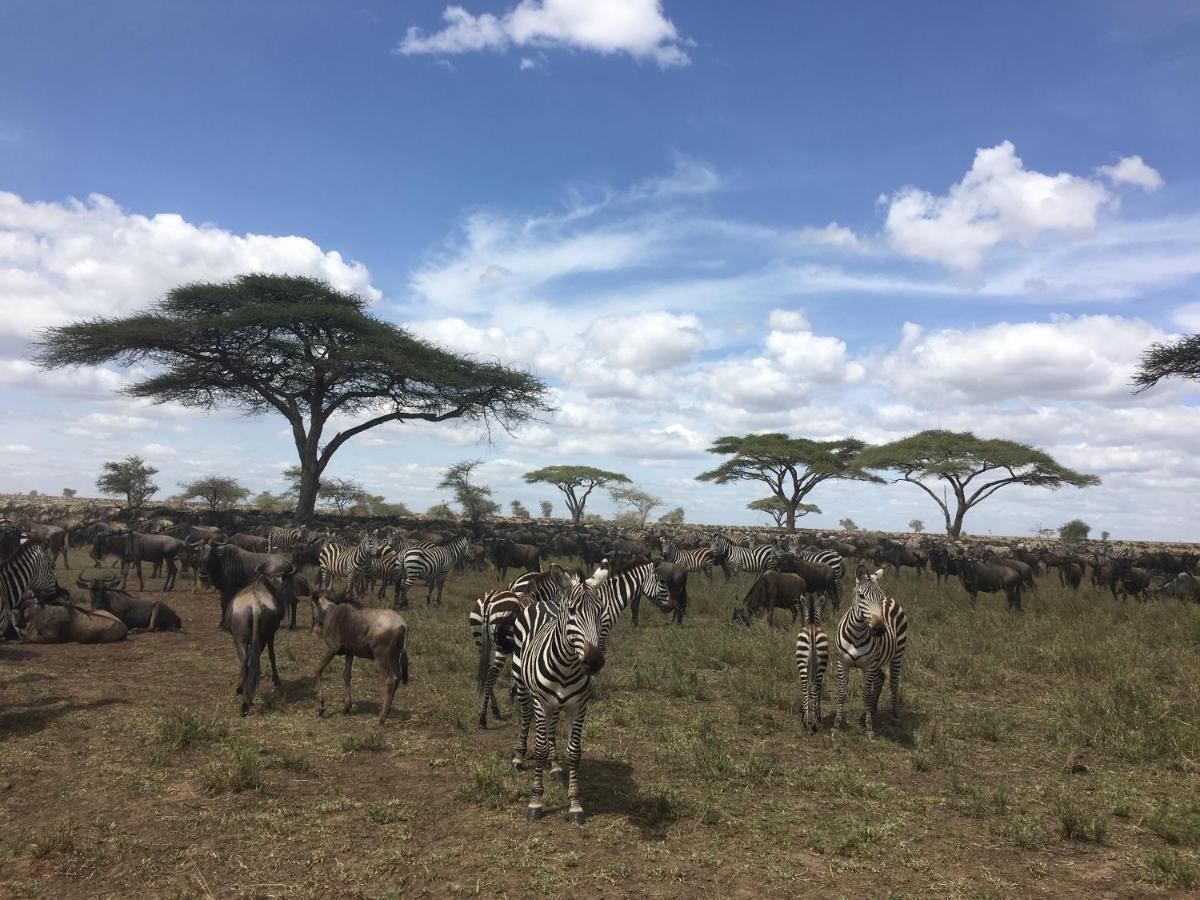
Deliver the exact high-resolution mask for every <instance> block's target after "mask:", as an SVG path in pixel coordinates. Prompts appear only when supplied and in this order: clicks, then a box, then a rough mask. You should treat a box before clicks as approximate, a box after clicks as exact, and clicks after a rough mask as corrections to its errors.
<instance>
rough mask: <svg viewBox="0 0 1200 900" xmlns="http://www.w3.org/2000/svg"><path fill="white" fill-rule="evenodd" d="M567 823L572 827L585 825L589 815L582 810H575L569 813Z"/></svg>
mask: <svg viewBox="0 0 1200 900" xmlns="http://www.w3.org/2000/svg"><path fill="white" fill-rule="evenodd" d="M567 821H568V822H570V823H571V824H572V825H583V824H584V823H586V822H587V813H585V812H584V811H583V810H582V809H573V810H571V812H569V813H567Z"/></svg>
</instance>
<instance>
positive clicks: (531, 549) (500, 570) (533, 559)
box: [492, 538, 542, 581]
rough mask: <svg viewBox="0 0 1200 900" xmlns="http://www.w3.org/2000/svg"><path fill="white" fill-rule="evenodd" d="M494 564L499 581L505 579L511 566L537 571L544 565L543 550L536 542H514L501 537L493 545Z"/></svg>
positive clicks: (526, 570) (525, 570) (527, 570)
mask: <svg viewBox="0 0 1200 900" xmlns="http://www.w3.org/2000/svg"><path fill="white" fill-rule="evenodd" d="M492 564H493V565H495V567H496V580H497V581H501V580H503V579H504V577H505V576H506V575H507V574H508V570H509V567H510V566H511V567H512V568H519V569H521V570H522V571H524V572H537V571H538V570H539V569H541V567H542V551H541V549H540V548H539V547H538V546H536V545H535V544H514V543H513V542H512V541H510V540H508V539H507V538H499V539H498V540H497V541H496V543H495V544H493V545H492Z"/></svg>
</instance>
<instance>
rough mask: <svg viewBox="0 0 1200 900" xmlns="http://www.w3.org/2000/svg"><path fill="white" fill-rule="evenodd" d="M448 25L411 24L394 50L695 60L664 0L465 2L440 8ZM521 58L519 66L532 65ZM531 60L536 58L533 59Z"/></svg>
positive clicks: (663, 62)
mask: <svg viewBox="0 0 1200 900" xmlns="http://www.w3.org/2000/svg"><path fill="white" fill-rule="evenodd" d="M442 19H443V20H444V21H445V23H446V24H445V27H443V28H442V30H441V31H436V32H433V33H432V34H428V33H426V32H424V31H423V30H422V29H420V28H418V27H417V26H415V25H414V26H411V27H410V28H409V29H408V31H407V33H406V34H405V35H404V40H402V41H401V42H400V44H399V45H398V46H397V47H396V52H397V53H400V54H402V55H404V56H412V55H414V54H436V55H451V54H459V53H475V52H479V51H482V50H492V51H497V52H504V51H506V50H508V49H509V48H510V47H543V48H567V49H572V50H585V51H589V52H592V53H600V54H602V55H610V54H618V53H627V54H629V55H630V56H632V57H633V58H634V59H650V60H653V61H654V62H656V63H657V64H658V65H659V66H660V67H662V68H664V69H665V68H671V67H675V66H686V65H687V64H688V63H689V62H690V61H691V60H690V59H689V57H688V54H687V52H686V50H684V47H685V46H688V45H689V44H691V42H690V41H688V40H686V39H684V38H681V37H680V35H679V33H678V31H676V29H675V25H674V24H673V23H672V22H671V20H670V19H668V18H667V17H666V16H665V15H664V14H663V8H662V3H661V2H660V0H605V2H603V3H597V2H595V0H521V2H520V3H518V4H517V5H516V6H515V7H513V8H512V9H510V10H509V11H508V12H506V13H504V14H503V15H501V16H496V15H493V14H492V13H480V14H479V15H473V14H472V13H470V12H468V11H467V10H466V9H464V8H463V7H461V6H457V5H455V6H447V7H446V8H445V10H444V11H443V12H442ZM525 62H526V60H524V59H523V60H522V61H521V68H522V69H524V68H532V66H529V67H527V66H526V65H525ZM529 62H531V63H532V60H529Z"/></svg>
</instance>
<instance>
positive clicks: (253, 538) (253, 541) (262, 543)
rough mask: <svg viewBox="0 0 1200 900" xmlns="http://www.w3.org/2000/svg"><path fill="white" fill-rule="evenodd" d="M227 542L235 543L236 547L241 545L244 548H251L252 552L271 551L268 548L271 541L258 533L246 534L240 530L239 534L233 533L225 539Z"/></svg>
mask: <svg viewBox="0 0 1200 900" xmlns="http://www.w3.org/2000/svg"><path fill="white" fill-rule="evenodd" d="M225 543H227V544H233V545H234V546H235V547H241V548H242V549H243V550H249V551H250V552H251V553H269V552H270V551H269V550H268V549H267V548H268V544H269V542H268V541H267V539H266V538H265V537H262V536H261V535H257V534H246V533H245V532H243V531H239V532H238V533H237V534H231V535H230V536H229V537H228V538H227V539H226V541H225Z"/></svg>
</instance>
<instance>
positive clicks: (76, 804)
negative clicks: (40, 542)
mask: <svg viewBox="0 0 1200 900" xmlns="http://www.w3.org/2000/svg"><path fill="white" fill-rule="evenodd" d="M61 577H62V580H63V581H64V582H65V583H70V582H71V581H73V580H74V573H71V574H69V575H62V576H61ZM748 583H749V579H748V578H746V577H744V576H740V577H739V578H738V579H737V580H735V581H734V582H733V583H731V584H728V585H727V584H726V583H725V582H724V580H723V579H722V577H721V576H720V574H719V573H718V574H717V577H716V578H715V579H714V581H713V582H712V583H711V584H710V583H709V582H708V581H707V580H706V579H704V578H703V577H702V576H700V577H693V578H692V579H689V593H690V595H691V598H692V603H691V606H690V609H689V616H688V619H687V623H686V625H685V626H684V627H682V628H678V627H675V626H672V625H670V623H669V622H668V620H667V619H666V618H665V617H662V616H659V614H658V613H657V612H656V611H654V610H653V608H652V607H647V606H646V605H645V604H643V608H642V622H641V626H640V627H639V628H638V629H637V630H636V631H635V630H634V629H633V627H632V625H631V622H630V621H629V617H628V614H626V616H625V617H624V618H623V619H622V620H621V621H620V622H619V623H618V625H617V627H616V628H615V630H614V631H613V634H612V636H611V639H610V644H609V653H608V659H607V664H606V667H605V669H604V672H603V674H602V676H601V688H600V691H599V696H598V697H597V698H596V699H595V700H594V702H593V703H592V704H590V705H589V710H588V722H587V727H586V729H585V731H584V736H583V761H582V765H581V770H580V778H581V796H582V799H583V803H584V806H585V809H586V810H587V813H588V824H587V825H586V826H584V827H583V828H582V829H581V828H575V827H573V826H569V825H568V824H567V823H566V821H565V812H566V796H565V790H564V789H563V787H562V786H561V785H560V784H558V783H557V782H555V781H552V780H549V779H547V782H546V804H547V816H546V818H545V820H544V821H543V822H541V823H538V824H536V825H526V823H525V804H526V801H527V799H528V791H529V786H530V775H529V773H528V772H526V773H521V774H514V773H513V772H512V771H511V770H510V768H509V763H508V760H509V757H510V756H511V752H512V747H513V743H514V739H515V731H514V719H513V716H512V709H511V706H510V704H509V702H508V698H507V672H505V673H504V674H503V675H502V678H501V682H500V684H499V685H498V689H497V694H498V696H499V697H500V703H501V707H502V712H503V717H502V718H501V719H499V720H493V721H492V723H491V725H490V726H489V728H488V730H487V731H483V732H481V731H480V730H479V729H478V728H477V727H476V725H475V722H476V718H477V716H478V698H477V696H476V694H475V692H474V690H473V683H472V679H473V676H474V668H475V654H474V647H473V645H472V644H471V643H470V641H469V639H468V638H467V634H466V627H465V624H466V623H465V618H466V608H467V604H468V603H469V601H470V600H471V599H472V598H473V597H475V596H477V595H478V594H479V593H481V592H482V591H483V590H486V589H488V588H492V587H495V575H494V573H489V572H481V573H473V572H469V573H467V574H466V575H453V576H451V579H450V581H449V582H448V583H447V589H446V594H445V601H444V603H443V604H442V605H441V606H436V605H434V606H430V607H426V606H425V605H424V601H423V599H421V597H420V594H419V592H418V595H417V597H418V599H417V601H416V602H415V603H414V604H413V606H412V608H411V609H410V610H408V611H407V612H406V613H405V617H406V619H407V621H408V623H409V626H410V629H411V635H410V653H411V676H412V678H411V683H410V684H409V685H407V686H404V687H401V688H400V690H399V692H398V693H397V695H396V707H395V709H394V711H393V715H392V717H391V718H390V719H389V720H388V722H387V723H386V724H385V725H384V726H382V727H380V726H378V725H377V724H376V723H375V717H376V716H377V714H378V701H379V694H380V681H379V674H378V671H377V669H376V667H375V666H374V665H373V664H371V663H369V662H368V663H366V664H362V663H360V664H358V665H356V668H355V681H354V688H355V699H356V706H355V709H354V710H353V711H352V713H350V714H349V715H340V714H339V715H332V716H328V717H326V718H324V719H318V718H317V717H316V715H315V713H314V711H313V702H312V701H313V699H314V698H313V684H312V679H311V674H312V672H313V670H314V668H315V665H316V661H317V660H318V659H319V655H320V652H321V651H320V646H319V644H318V642H317V640H316V639H315V638H314V637H313V636H312V635H311V634H310V633H309V632H308V631H307V629H306V628H305V627H304V623H305V622H306V621H307V618H306V611H305V610H302V611H301V615H300V618H301V627H300V628H298V629H297V630H295V631H286V630H285V631H283V632H281V633H280V634H279V637H278V639H277V652H278V658H279V661H280V672H281V675H282V676H283V679H284V685H283V687H282V688H281V689H275V688H273V687H272V686H271V684H270V683H269V679H264V681H265V683H264V685H263V687H262V689H261V690H260V697H259V707H260V710H262V711H266V710H269V715H251V716H249V717H246V718H244V719H243V718H241V717H240V716H239V715H238V701H237V699H236V698H235V697H234V696H233V690H232V689H233V684H234V682H235V680H236V664H235V662H234V659H233V652H232V649H231V647H230V644H229V642H228V636H227V635H222V634H220V633H217V632H216V629H215V627H214V626H215V616H214V612H213V610H214V604H215V600H214V598H213V595H212V594H211V593H202V594H199V595H197V596H196V597H194V598H193V597H192V596H191V594H190V593H189V592H187V591H184V592H178V591H177V592H175V593H174V594H172V595H169V596H168V597H167V599H168V602H170V603H171V604H172V605H173V606H174V607H175V608H176V609H178V610H179V611H180V613H181V614H182V615H183V616H184V619H185V625H186V628H185V632H184V633H183V634H178V635H136V636H134V637H132V638H130V640H129V641H128V642H126V643H124V644H118V645H110V646H105V647H45V648H41V647H39V648H13V649H16V650H21V651H23V652H26V653H28V655H27V656H19V657H16V658H14V659H12V660H4V667H5V677H4V679H3V680H4V684H3V685H2V686H0V687H2V688H3V691H4V694H5V698H4V705H3V707H4V708H3V709H0V728H3V729H5V731H4V738H3V746H4V749H5V766H6V773H5V775H4V777H3V778H0V822H4V823H6V824H9V825H10V827H9V828H8V829H7V833H8V834H9V837H8V838H7V839H6V840H5V839H0V859H3V860H4V861H5V866H3V867H0V895H8V894H12V895H14V896H19V895H22V894H23V893H24V894H29V895H38V896H47V895H54V896H62V897H65V898H74V897H77V896H85V895H87V890H86V885H88V884H94V883H96V882H95V879H97V878H101V877H103V878H105V879H108V881H106V890H108V891H110V892H111V893H114V894H133V893H137V892H141V893H149V894H151V895H154V896H195V895H201V896H205V895H212V896H237V895H250V894H256V895H275V894H278V893H282V892H286V893H288V895H289V896H296V897H310V896H330V895H347V896H351V895H361V896H389V895H391V896H421V895H433V896H444V895H451V894H473V895H483V896H503V895H509V896H519V895H521V894H522V893H524V892H527V891H530V890H542V891H543V892H545V893H550V894H554V895H558V894H563V893H567V892H579V891H586V890H587V889H588V888H591V889H592V890H593V891H594V890H595V888H596V887H599V888H600V889H601V890H600V892H601V893H606V892H607V893H629V894H634V893H637V894H644V895H658V896H688V897H691V896H713V895H726V894H738V893H757V894H761V895H765V896H784V895H789V896H795V895H802V894H804V893H806V892H808V893H814V894H823V893H829V894H831V895H844V896H887V895H888V894H889V892H894V895H895V896H1011V895H1014V894H1020V893H1029V894H1039V895H1046V894H1049V895H1066V894H1072V893H1080V892H1084V891H1086V892H1089V893H1094V894H1099V895H1112V894H1115V895H1136V894H1144V893H1146V892H1147V891H1153V890H1157V889H1159V888H1162V889H1165V890H1169V891H1178V892H1182V891H1190V890H1195V888H1196V879H1197V871H1198V870H1200V804H1197V803H1196V802H1194V801H1193V800H1192V799H1191V797H1192V796H1193V795H1194V793H1195V789H1196V787H1197V785H1198V784H1200V763H1198V760H1200V737H1198V735H1197V728H1200V696H1198V694H1197V692H1196V691H1195V688H1194V685H1195V684H1196V683H1198V682H1200V652H1196V651H1200V608H1197V607H1194V606H1185V605H1182V604H1179V603H1155V602H1152V603H1132V602H1130V603H1124V604H1122V603H1113V602H1112V601H1111V599H1109V598H1108V597H1107V596H1105V595H1098V594H1092V593H1091V592H1090V591H1088V590H1086V589H1085V591H1084V592H1082V593H1081V594H1080V595H1078V596H1077V595H1075V594H1073V593H1071V592H1069V591H1067V590H1064V589H1062V588H1061V587H1060V586H1059V585H1058V584H1057V580H1056V579H1055V578H1052V577H1051V578H1044V579H1042V582H1041V584H1040V587H1039V590H1038V591H1037V592H1033V593H1031V594H1030V595H1029V596H1028V597H1027V602H1026V610H1025V612H1024V613H1023V614H1022V615H1019V616H1017V615H1013V614H1010V613H1008V612H1007V610H1006V609H1005V608H1004V603H1003V599H1002V598H999V597H992V598H986V597H983V596H981V597H980V601H979V603H978V605H977V606H976V607H975V608H972V607H971V606H970V604H969V602H968V601H967V600H966V599H965V596H964V595H963V593H962V592H961V589H960V588H959V587H958V586H957V585H956V584H949V585H942V586H936V585H935V584H934V583H933V580H932V579H931V578H930V579H926V580H923V581H922V580H918V579H916V578H915V577H914V576H913V575H912V573H908V572H906V573H904V574H903V575H902V576H901V577H900V578H899V580H897V578H896V576H894V575H891V574H889V575H888V576H886V577H885V578H884V584H885V586H886V587H887V588H888V590H889V591H890V592H891V593H892V594H893V595H894V596H895V597H896V598H897V599H898V600H899V601H900V602H901V604H902V605H903V606H904V607H905V610H906V612H907V614H908V617H909V650H908V654H907V657H906V659H905V663H904V670H903V679H902V682H901V699H902V703H901V711H900V717H899V719H894V718H893V717H892V715H891V703H890V694H889V691H888V690H887V688H886V687H885V689H884V692H883V697H882V702H881V708H880V713H879V715H878V716H877V718H876V721H875V731H876V738H875V740H873V741H868V740H867V739H866V737H865V735H864V733H863V729H862V726H861V724H860V723H859V715H860V713H861V711H862V701H861V675H860V674H859V673H853V674H852V676H851V683H850V691H849V702H848V704H847V708H846V722H845V725H844V727H843V729H842V730H841V731H840V732H839V733H838V734H837V735H836V736H835V735H833V734H832V733H831V732H830V727H831V725H832V722H833V715H834V713H835V711H836V699H835V696H834V691H835V681H836V680H835V677H834V667H833V666H832V665H831V667H830V671H829V674H828V675H827V678H826V683H825V697H824V704H823V705H824V713H825V720H824V726H825V727H824V729H823V730H822V731H819V732H817V733H815V734H814V733H810V732H809V731H808V730H807V729H805V728H803V727H802V726H801V725H800V722H799V705H798V704H799V700H800V696H799V686H798V683H797V679H796V673H795V669H794V662H793V659H792V653H793V650H794V641H795V633H794V631H793V630H792V629H791V628H790V627H787V628H777V629H770V628H769V627H767V626H766V624H765V623H762V622H755V623H754V624H753V625H752V626H751V627H749V628H746V627H744V626H741V625H737V626H734V625H731V624H730V623H729V610H730V608H731V606H732V602H733V598H734V597H735V596H737V597H740V596H741V594H742V593H744V591H745V588H746V586H747V584H748ZM147 595H150V596H154V594H153V592H152V591H147ZM826 629H827V630H828V631H831V632H832V630H833V625H832V624H831V621H827V622H826ZM1181 645H1182V647H1183V648H1184V649H1185V650H1186V651H1187V652H1181ZM146 646H152V647H153V652H139V653H137V654H135V653H133V648H135V647H136V649H137V650H138V651H142V650H144V648H145V647H146ZM265 664H266V663H265V659H264V666H265ZM92 667H95V668H92ZM335 668H336V667H335ZM89 669H90V670H91V671H102V672H104V678H103V679H96V678H89V677H80V675H79V673H80V672H82V671H87V670H89ZM339 676H340V672H335V671H333V670H331V671H327V672H326V682H327V683H326V690H327V692H331V693H333V694H336V693H337V690H336V689H334V687H333V685H334V683H336V682H338V680H339ZM146 684H154V685H155V688H156V690H155V691H154V692H153V694H152V696H147V692H146V691H145V689H144V685H146ZM565 743H566V739H565V736H560V738H559V746H560V750H562V749H564V748H565ZM148 757H149V758H151V759H152V760H153V761H154V762H156V763H157V764H158V765H156V766H154V767H153V768H148V767H147V766H146V765H145V760H146V759H147V758H148ZM51 779H53V782H51ZM6 783H11V787H9V788H5V784H6ZM51 783H52V784H53V789H52V790H47V789H46V788H47V785H50V784H51ZM31 809H36V810H37V813H38V820H37V822H44V823H48V824H45V825H43V826H41V827H40V830H39V828H38V824H37V822H32V823H31V819H30V816H29V810H31ZM112 822H117V823H120V826H119V827H118V828H115V829H113V828H110V825H109V823H112ZM12 823H31V824H27V825H25V826H24V830H22V829H21V828H17V829H15V830H14V829H13V828H12V827H11V825H12ZM81 823H85V824H86V829H88V830H85V824H81ZM93 823H94V824H93ZM372 838H373V839H372ZM232 846H236V848H237V850H236V866H231V865H230V862H231V861H232V860H231V856H230V850H229V848H230V847H232ZM163 847H169V848H182V849H176V850H170V851H167V852H165V853H164V852H163V851H162V850H161V848H163ZM981 847H987V848H995V852H990V853H988V855H987V860H986V864H980V861H979V852H978V851H979V848H981ZM282 848H286V852H283V849H282ZM85 850H86V851H87V852H84V851H85ZM1101 860H1103V861H1104V863H1103V864H1102V865H1101V864H1099V863H1100V861H1101ZM547 863H549V864H547ZM249 872H254V873H257V874H256V875H255V876H248V875H247V874H246V873H249ZM31 873H32V874H31ZM201 879H202V880H201ZM381 885H386V886H387V887H386V889H382V888H381V887H380V886H381Z"/></svg>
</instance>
